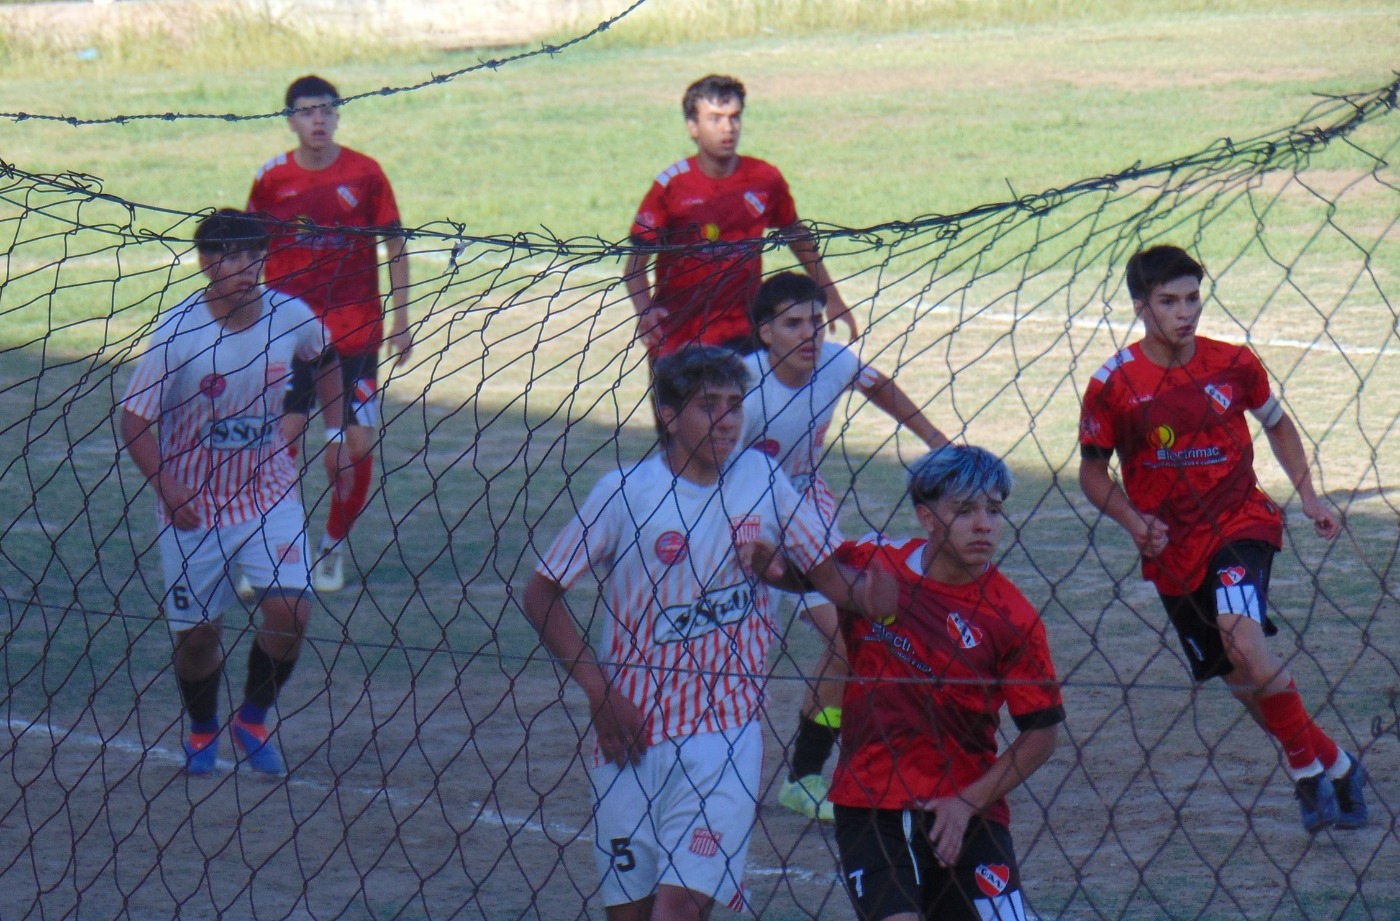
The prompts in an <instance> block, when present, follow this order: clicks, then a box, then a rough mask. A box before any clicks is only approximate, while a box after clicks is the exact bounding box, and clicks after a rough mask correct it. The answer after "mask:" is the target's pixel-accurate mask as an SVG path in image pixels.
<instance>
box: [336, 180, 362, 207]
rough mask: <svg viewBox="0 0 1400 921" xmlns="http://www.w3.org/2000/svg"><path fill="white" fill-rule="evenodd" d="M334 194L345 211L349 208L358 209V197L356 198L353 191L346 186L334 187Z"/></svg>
mask: <svg viewBox="0 0 1400 921" xmlns="http://www.w3.org/2000/svg"><path fill="white" fill-rule="evenodd" d="M335 194H336V195H337V196H338V197H339V198H340V200H341V202H343V203H344V205H345V208H346V210H347V211H348V210H350V209H351V208H355V207H358V206H359V204H360V199H359V196H357V195H356V194H355V192H354V190H353V189H351V188H350V187H349V186H348V185H340V186H336V187H335Z"/></svg>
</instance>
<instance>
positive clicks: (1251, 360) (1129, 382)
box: [1079, 336, 1283, 595]
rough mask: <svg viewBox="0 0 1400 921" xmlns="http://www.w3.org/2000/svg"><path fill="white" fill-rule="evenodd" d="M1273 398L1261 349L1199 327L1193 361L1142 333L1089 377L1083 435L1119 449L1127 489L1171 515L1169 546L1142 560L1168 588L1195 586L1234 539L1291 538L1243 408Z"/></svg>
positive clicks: (1146, 573) (1141, 504) (1148, 574)
mask: <svg viewBox="0 0 1400 921" xmlns="http://www.w3.org/2000/svg"><path fill="white" fill-rule="evenodd" d="M1268 400H1269V378H1268V374H1267V373H1266V372H1265V371H1264V366H1263V365H1262V364H1260V363H1259V359H1258V358H1257V357H1255V355H1254V353H1253V352H1251V351H1250V350H1249V349H1248V348H1246V347H1244V346H1238V345H1230V344H1229V343H1226V342H1217V341H1216V340H1214V339H1205V338H1202V337H1200V336H1197V337H1196V354H1195V355H1194V356H1192V358H1191V360H1190V361H1188V362H1187V363H1186V364H1185V365H1182V366H1180V367H1175V368H1170V369H1168V368H1163V367H1161V366H1160V365H1158V364H1155V363H1154V362H1153V361H1152V360H1151V359H1149V358H1148V357H1147V356H1146V355H1145V354H1143V351H1142V345H1141V343H1134V344H1133V345H1131V346H1129V347H1128V348H1126V349H1124V350H1123V351H1121V352H1119V353H1118V354H1117V355H1115V356H1113V358H1111V359H1110V360H1109V361H1108V363H1107V364H1105V365H1104V366H1103V367H1102V368H1100V369H1099V370H1098V372H1097V373H1095V374H1094V376H1093V378H1092V379H1091V380H1090V381H1089V386H1088V389H1086V390H1085V391H1084V407H1083V412H1082V414H1081V416H1080V426H1079V442H1080V444H1081V445H1084V446H1089V447H1094V448H1098V449H1100V450H1103V451H1117V452H1118V461H1119V465H1120V467H1121V469H1122V475H1123V486H1124V488H1125V489H1126V490H1127V493H1128V498H1129V499H1131V500H1132V502H1133V505H1134V506H1136V507H1137V509H1138V510H1139V511H1141V512H1146V513H1147V514H1150V515H1155V516H1157V517H1158V518H1160V519H1162V520H1163V521H1164V522H1166V525H1167V548H1166V550H1165V551H1163V553H1162V554H1161V555H1160V556H1158V557H1156V558H1155V559H1144V560H1143V562H1142V575H1143V578H1145V579H1150V580H1152V582H1153V583H1154V584H1155V585H1156V586H1157V590H1158V591H1160V592H1161V593H1162V594H1165V595H1184V594H1187V593H1189V592H1191V591H1193V590H1194V589H1195V588H1196V587H1197V586H1199V585H1200V584H1201V581H1202V580H1203V579H1204V578H1205V576H1206V568H1207V566H1208V564H1209V562H1210V558H1211V557H1212V556H1214V555H1215V553H1216V551H1217V550H1219V549H1220V547H1221V546H1223V545H1224V544H1226V543H1228V542H1230V541H1236V540H1263V541H1267V542H1268V543H1270V544H1272V545H1273V546H1275V547H1282V546H1283V515H1282V513H1281V512H1280V511H1279V508H1278V506H1277V505H1275V504H1274V503H1273V502H1272V501H1271V500H1270V499H1269V497H1268V496H1266V495H1265V494H1264V492H1263V490H1261V489H1260V488H1259V483H1258V480H1257V479H1256V478H1255V476H1254V439H1253V436H1252V435H1251V434H1250V430H1249V422H1248V420H1246V419H1245V417H1244V414H1245V411H1246V410H1251V409H1258V408H1259V407H1261V406H1263V405H1264V404H1265V403H1266V402H1268Z"/></svg>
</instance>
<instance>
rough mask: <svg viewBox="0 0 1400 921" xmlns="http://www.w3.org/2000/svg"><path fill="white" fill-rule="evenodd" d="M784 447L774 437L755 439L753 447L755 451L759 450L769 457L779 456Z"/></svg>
mask: <svg viewBox="0 0 1400 921" xmlns="http://www.w3.org/2000/svg"><path fill="white" fill-rule="evenodd" d="M782 448H783V446H782V445H780V444H778V442H777V441H776V440H775V439H772V438H765V439H763V440H762V441H755V442H754V443H753V449H754V450H755V451H758V452H760V453H761V454H766V455H768V456H769V457H777V456H778V452H779V451H781V450H782Z"/></svg>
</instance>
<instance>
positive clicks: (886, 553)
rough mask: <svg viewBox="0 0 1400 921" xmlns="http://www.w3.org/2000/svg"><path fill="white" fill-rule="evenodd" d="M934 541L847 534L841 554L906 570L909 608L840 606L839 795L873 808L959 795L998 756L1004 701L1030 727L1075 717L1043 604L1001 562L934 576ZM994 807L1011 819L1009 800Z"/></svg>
mask: <svg viewBox="0 0 1400 921" xmlns="http://www.w3.org/2000/svg"><path fill="white" fill-rule="evenodd" d="M927 543H928V541H927V540H924V539H922V538H920V539H910V540H906V541H904V542H902V543H898V544H889V543H884V542H882V541H880V540H878V539H869V538H867V539H865V540H862V541H859V542H855V543H846V544H843V545H842V546H841V548H840V549H839V550H838V551H837V556H838V558H839V559H841V560H843V561H844V562H846V563H849V564H850V565H852V566H855V567H856V568H858V569H863V568H865V567H873V568H876V569H882V570H886V571H889V572H891V573H893V574H894V576H895V578H896V579H898V581H899V611H900V614H899V616H898V617H896V618H894V619H892V620H890V621H887V622H885V623H882V624H876V623H872V622H870V621H868V620H865V619H864V618H862V617H859V616H857V615H855V614H852V613H850V612H848V611H842V612H841V630H842V635H843V636H844V637H845V640H846V650H847V658H848V661H849V662H850V666H851V679H850V681H849V682H848V683H847V685H846V693H845V699H844V702H843V705H842V709H843V713H844V715H843V716H842V718H841V760H840V762H839V763H838V764H837V766H836V776H835V777H834V778H833V780H832V785H831V793H830V798H831V801H832V802H833V803H836V804H838V805H842V806H855V807H858V808H864V809H909V808H917V804H918V803H919V802H921V801H923V800H929V799H936V798H938V797H943V796H952V795H953V794H955V793H957V792H958V791H959V790H961V789H962V788H963V787H965V786H967V785H968V784H970V783H972V782H973V781H975V780H977V778H979V777H981V776H982V775H984V774H986V773H987V771H988V770H989V769H990V768H991V766H992V763H993V762H994V761H996V757H997V737H996V731H997V726H998V725H999V724H1000V718H999V715H998V714H999V713H1000V711H1001V708H1002V705H1003V704H1005V705H1006V707H1007V709H1008V711H1009V712H1010V713H1011V718H1012V720H1014V721H1015V723H1016V726H1017V727H1018V728H1019V729H1021V730H1026V729H1036V728H1042V727H1046V726H1053V725H1056V724H1057V723H1060V722H1062V721H1063V720H1064V706H1063V704H1062V702H1061V699H1060V686H1059V682H1058V680H1057V679H1056V677H1055V666H1054V663H1053V662H1052V661H1051V658H1050V646H1049V643H1048V642H1047V640H1046V637H1045V627H1044V625H1043V624H1042V623H1041V621H1040V617H1039V615H1038V614H1037V613H1036V610H1035V608H1033V607H1032V606H1031V604H1030V602H1028V601H1027V600H1026V598H1025V596H1024V595H1022V594H1021V592H1020V591H1019V590H1018V589H1017V588H1016V586H1014V585H1012V584H1011V581H1010V580H1009V579H1007V578H1006V577H1005V576H1003V575H1002V574H1001V573H1000V572H999V571H998V570H997V568H996V567H995V566H988V567H987V571H986V572H985V573H983V575H982V576H981V577H980V578H978V579H977V580H975V581H973V582H971V583H969V584H967V585H946V584H944V583H942V582H935V581H933V580H931V579H928V578H925V577H924V575H923V573H922V570H921V568H920V562H921V558H922V554H923V549H924V546H925V545H926V544H927ZM984 815H985V816H986V817H987V818H988V819H989V820H991V821H993V822H998V823H1000V824H1002V825H1006V824H1009V822H1010V818H1011V811H1010V809H1009V808H1008V806H1007V805H1006V801H1005V800H998V801H997V802H996V803H993V804H992V805H991V806H989V807H988V808H987V809H986V810H985V812H984Z"/></svg>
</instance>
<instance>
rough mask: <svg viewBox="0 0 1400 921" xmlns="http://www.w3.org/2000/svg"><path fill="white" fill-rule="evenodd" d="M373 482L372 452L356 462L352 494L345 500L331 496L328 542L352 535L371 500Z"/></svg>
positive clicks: (327, 529)
mask: <svg viewBox="0 0 1400 921" xmlns="http://www.w3.org/2000/svg"><path fill="white" fill-rule="evenodd" d="M373 482H374V455H372V454H371V455H369V456H368V457H364V458H361V459H360V460H358V461H356V462H355V466H354V469H353V474H352V477H351V480H350V495H349V496H348V497H346V498H345V499H344V500H342V499H341V498H340V497H339V496H332V498H331V512H330V515H329V516H328V517H327V518H326V541H327V543H330V544H336V543H339V542H340V541H343V540H345V538H347V537H349V536H350V529H351V528H353V527H354V526H355V519H356V518H359V517H360V513H361V512H363V511H364V510H365V503H366V502H368V501H369V488H370V486H371V485H373Z"/></svg>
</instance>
